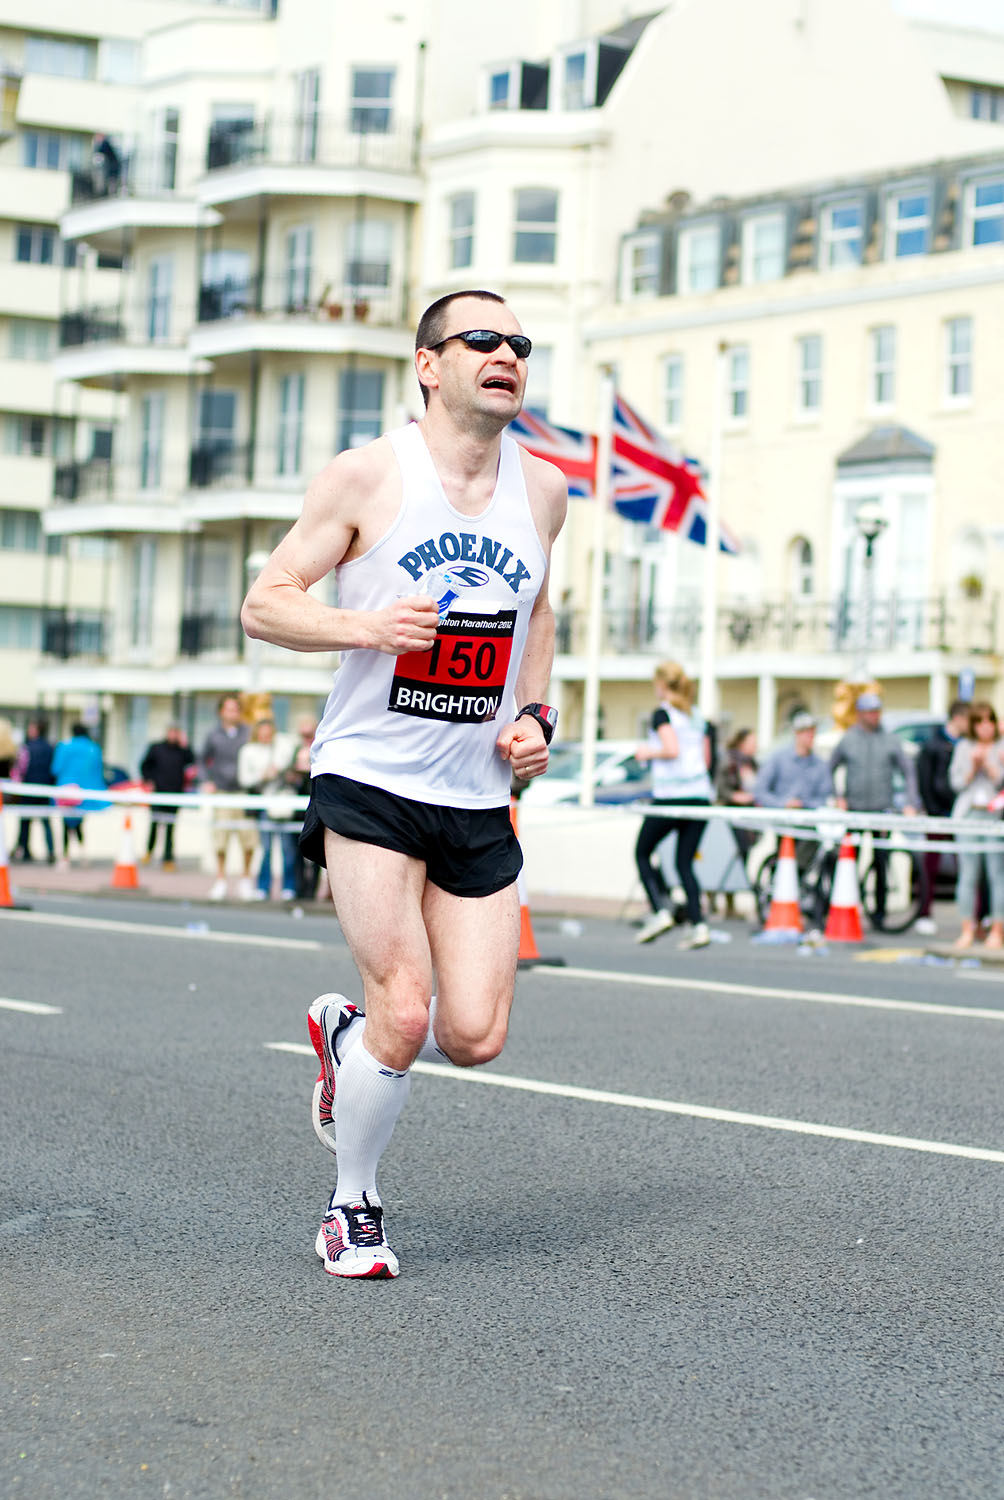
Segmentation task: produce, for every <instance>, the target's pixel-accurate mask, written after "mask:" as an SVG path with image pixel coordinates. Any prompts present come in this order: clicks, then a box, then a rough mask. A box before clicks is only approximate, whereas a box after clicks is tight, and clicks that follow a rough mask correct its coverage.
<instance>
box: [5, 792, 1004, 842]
mask: <svg viewBox="0 0 1004 1500" xmlns="http://www.w3.org/2000/svg"><path fill="white" fill-rule="evenodd" d="M0 793H2V794H3V795H4V797H14V798H16V797H19V796H32V797H36V796H42V797H45V798H46V799H47V800H46V804H44V806H40V805H39V804H38V803H34V804H29V806H28V807H26V808H24V810H23V814H22V815H23V816H25V817H29V816H30V817H41V816H43V815H44V816H46V817H61V818H67V817H69V818H74V817H81V816H84V815H85V814H86V815H88V816H90V815H91V814H93V813H96V812H104V811H107V809H108V808H109V807H114V806H120V807H151V808H156V807H169V808H170V809H171V810H172V811H173V812H176V813H177V812H182V811H184V810H185V809H190V808H197V807H209V808H214V807H215V808H221V809H223V808H232V809H235V810H241V811H264V810H265V809H266V808H267V807H268V806H270V805H272V804H274V803H275V801H276V798H277V794H276V793H275V792H272V793H259V794H255V793H250V792H147V791H144V790H143V788H142V787H130V788H129V789H128V790H126V791H115V790H113V789H111V788H109V789H107V790H106V791H101V790H100V789H99V788H96V787H95V788H91V787H74V786H63V787H53V786H48V785H41V784H39V783H36V782H27V781H11V780H9V779H8V780H6V781H4V780H0ZM281 795H282V798H283V801H284V802H288V804H289V807H290V809H291V812H292V813H293V814H294V816H295V814H297V813H302V812H303V811H304V809H305V808H306V806H307V802H308V800H309V799H308V798H307V797H298V796H296V795H294V794H293V793H290V794H289V795H288V797H287V796H286V795H285V794H281ZM71 798H72V799H73V800H72V801H71V800H70V799H71ZM49 799H56V800H55V802H53V801H50V800H49ZM88 802H90V803H94V804H96V805H95V806H94V807H92V808H85V809H84V812H83V813H82V812H81V806H82V804H84V803H88ZM8 806H9V809H10V810H11V811H17V807H16V806H15V805H14V804H8ZM572 806H573V805H571V804H563V805H562V811H570V810H572ZM582 811H583V814H584V816H585V817H588V818H589V819H590V820H592V821H594V822H596V823H598V824H599V823H606V822H609V821H611V819H613V818H615V817H618V816H623V815H624V814H630V815H631V816H633V817H637V816H639V815H641V816H644V817H646V818H684V819H689V820H692V821H696V822H700V823H707V822H710V821H711V820H712V819H715V818H717V819H720V820H722V821H724V822H726V823H729V824H731V825H732V827H734V828H749V829H751V830H753V831H754V832H757V833H769V832H773V833H775V834H777V835H778V836H779V837H780V836H782V835H784V834H790V835H791V836H792V838H800V839H817V840H819V841H820V842H824V841H832V842H833V843H835V844H836V843H839V842H840V841H841V840H842V839H843V838H844V837H845V836H847V835H850V836H851V837H852V839H853V842H855V843H859V842H860V839H857V838H853V835H854V834H856V833H863V832H876V833H878V834H879V835H880V837H879V838H877V839H873V840H872V842H873V844H874V845H875V846H876V847H877V848H880V849H886V848H888V849H903V848H909V849H910V850H911V851H912V852H917V853H919V852H920V851H922V850H925V849H939V850H941V851H943V852H944V851H946V850H947V849H948V847H949V840H950V841H951V848H952V849H954V850H956V851H961V852H976V851H980V852H982V851H985V850H986V848H987V846H988V844H991V845H992V844H997V843H1004V820H1002V819H1001V817H1000V816H999V815H996V816H995V815H994V814H990V815H988V816H987V817H986V818H979V817H973V818H964V819H963V818H935V817H930V816H929V815H928V814H926V813H922V814H918V815H916V816H911V817H908V816H906V814H904V813H869V812H851V811H850V810H849V809H848V810H845V809H843V808H837V807H813V808H808V807H806V808H796V807H723V806H721V805H720V804H712V805H710V806H707V807H705V806H700V805H697V804H695V805H693V806H687V805H686V804H682V805H675V804H674V805H673V806H672V807H666V806H660V805H659V804H658V803H655V802H621V803H618V804H617V805H616V806H612V807H610V808H608V809H598V808H595V807H593V808H588V809H583V810H582ZM216 826H217V827H219V828H235V827H240V826H243V824H241V823H237V822H234V823H226V822H224V821H222V820H219V821H217V824H216ZM255 827H256V828H267V829H280V830H292V829H299V827H300V823H299V822H298V821H288V820H284V821H279V820H276V821H275V822H272V821H271V820H267V819H255ZM925 833H938V834H940V835H941V838H939V839H937V840H931V839H924V838H923V837H922V835H923V834H925ZM895 834H900V835H901V840H900V841H897V840H896V839H895V838H894V837H889V835H895Z"/></svg>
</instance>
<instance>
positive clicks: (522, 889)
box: [509, 797, 565, 969]
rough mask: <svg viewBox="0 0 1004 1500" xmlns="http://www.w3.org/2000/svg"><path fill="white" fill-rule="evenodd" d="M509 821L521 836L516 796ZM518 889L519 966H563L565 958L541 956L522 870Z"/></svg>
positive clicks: (512, 801)
mask: <svg viewBox="0 0 1004 1500" xmlns="http://www.w3.org/2000/svg"><path fill="white" fill-rule="evenodd" d="M509 821H510V823H511V824H512V831H513V833H514V834H515V835H516V837H517V838H519V827H518V824H517V821H516V799H515V797H510V798H509ZM516 889H517V891H518V892H519V967H520V968H521V969H525V968H528V967H530V966H531V965H533V964H555V965H558V966H559V967H560V966H562V965H563V964H564V962H565V960H564V959H563V958H541V956H540V949H539V948H538V947H537V939H536V938H535V937H534V935H533V923H532V922H531V921H530V906H529V903H528V901H527V896H526V882H525V881H524V879H523V871H522V870H520V872H519V874H518V875H517V876H516Z"/></svg>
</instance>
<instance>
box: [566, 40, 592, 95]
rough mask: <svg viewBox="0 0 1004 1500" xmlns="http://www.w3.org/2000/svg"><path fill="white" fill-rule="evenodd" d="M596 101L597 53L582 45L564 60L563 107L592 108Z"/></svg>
mask: <svg viewBox="0 0 1004 1500" xmlns="http://www.w3.org/2000/svg"><path fill="white" fill-rule="evenodd" d="M595 103H596V53H595V50H594V49H592V48H584V47H580V48H578V49H577V50H576V51H575V52H566V53H565V56H564V58H563V60H562V74H561V107H562V109H590V108H591V107H592V106H593V105H594V104H595Z"/></svg>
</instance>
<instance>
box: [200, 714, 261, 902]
mask: <svg viewBox="0 0 1004 1500" xmlns="http://www.w3.org/2000/svg"><path fill="white" fill-rule="evenodd" d="M216 712H217V716H218V717H217V723H216V726H215V727H214V728H213V729H211V730H210V731H209V733H208V735H207V736H206V741H205V744H204V745H203V747H202V754H201V756H200V757H199V763H200V769H201V772H202V778H203V780H202V790H203V791H204V792H208V793H210V794H211V793H213V792H237V791H239V790H240V787H239V785H238V781H237V756H238V754H239V753H240V749H241V746H242V745H244V744H246V743H247V739H248V727H247V725H246V724H244V723H242V722H241V700H240V698H238V696H237V694H236V693H224V695H223V697H222V698H221V699H220V701H219V703H218V704H217V706H216ZM232 838H236V840H237V842H238V843H239V844H240V848H241V859H242V860H243V864H244V873H243V875H242V876H241V878H240V884H239V886H238V893H239V895H240V898H241V900H242V901H253V900H254V899H255V894H254V893H255V886H254V882H253V880H252V879H251V866H252V864H253V862H254V856H255V850H256V849H257V847H258V832H257V829H256V828H255V826H254V823H253V822H252V821H251V819H250V818H248V817H247V816H246V814H245V813H244V812H243V811H242V810H241V809H240V808H238V807H214V808H213V814H212V845H213V853H214V854H215V855H216V879H215V881H214V882H213V884H212V885H211V886H210V888H209V899H210V901H223V900H224V899H225V897H226V894H227V849H228V847H229V844H230V840H231V839H232Z"/></svg>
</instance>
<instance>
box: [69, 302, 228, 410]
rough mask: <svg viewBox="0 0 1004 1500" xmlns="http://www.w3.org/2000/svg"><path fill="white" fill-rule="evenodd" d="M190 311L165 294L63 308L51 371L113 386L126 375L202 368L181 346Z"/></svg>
mask: <svg viewBox="0 0 1004 1500" xmlns="http://www.w3.org/2000/svg"><path fill="white" fill-rule="evenodd" d="M194 311H195V310H194V308H192V307H191V306H188V307H185V306H181V305H178V303H177V302H176V301H172V300H169V299H166V298H156V297H154V298H137V297H135V296H133V297H128V296H127V297H126V298H124V299H123V300H121V301H119V302H117V303H106V304H104V305H100V306H90V307H79V308H75V309H73V310H72V311H68V312H63V313H62V314H61V315H60V319H59V352H58V353H57V355H56V358H55V361H54V374H55V375H56V378H57V379H58V380H78V381H81V382H82V383H84V384H87V385H94V386H103V387H106V388H115V387H116V386H117V383H118V381H119V379H120V378H121V377H123V376H128V375H155V376H163V375H192V374H205V373H208V368H209V367H208V366H207V365H205V364H204V363H201V362H200V361H199V360H198V359H193V357H192V355H191V354H190V353H189V351H188V349H187V348H186V337H187V334H188V330H189V328H190V327H191V324H192V321H193V316H194Z"/></svg>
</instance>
